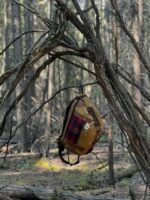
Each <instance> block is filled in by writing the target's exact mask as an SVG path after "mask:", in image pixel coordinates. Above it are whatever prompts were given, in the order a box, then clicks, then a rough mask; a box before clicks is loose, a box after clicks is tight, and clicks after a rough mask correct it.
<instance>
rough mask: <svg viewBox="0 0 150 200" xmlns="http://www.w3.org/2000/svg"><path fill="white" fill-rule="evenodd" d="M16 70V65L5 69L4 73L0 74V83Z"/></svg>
mask: <svg viewBox="0 0 150 200" xmlns="http://www.w3.org/2000/svg"><path fill="white" fill-rule="evenodd" d="M17 70H18V67H14V68H13V69H10V70H8V71H6V72H5V73H3V74H2V75H1V76H0V85H2V84H3V83H4V81H6V80H7V79H8V78H9V77H10V76H11V75H12V74H14V73H16V72H17Z"/></svg>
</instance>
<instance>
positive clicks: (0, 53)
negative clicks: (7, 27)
mask: <svg viewBox="0 0 150 200" xmlns="http://www.w3.org/2000/svg"><path fill="white" fill-rule="evenodd" d="M35 32H37V33H41V32H45V31H44V30H43V31H42V30H31V31H25V32H23V33H21V34H20V35H19V36H17V37H16V38H15V39H14V40H12V41H11V42H10V43H9V44H8V46H7V47H5V49H3V50H2V51H1V52H0V55H2V54H3V53H4V52H5V51H6V50H7V49H8V48H9V47H10V46H11V45H12V44H13V43H14V42H16V40H18V39H19V38H21V37H22V36H23V35H26V34H28V33H35Z"/></svg>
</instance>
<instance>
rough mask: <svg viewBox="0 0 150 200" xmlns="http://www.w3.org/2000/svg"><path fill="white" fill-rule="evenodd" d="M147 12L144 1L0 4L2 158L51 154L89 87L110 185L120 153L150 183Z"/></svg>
mask: <svg viewBox="0 0 150 200" xmlns="http://www.w3.org/2000/svg"><path fill="white" fill-rule="evenodd" d="M64 5H65V6H64ZM66 8H68V9H69V10H71V11H72V12H73V14H74V16H73V15H71V14H69V11H68V10H67V9H66ZM149 10H150V2H149V1H146V0H145V1H144V0H128V1H121V0H120V1H113V0H112V1H109V0H101V1H93V0H87V1H84V0H79V1H75V0H73V1H67V0H64V1H63V2H62V1H54V0H51V1H50V0H38V1H34V0H30V1H29V0H20V1H17V0H16V1H15V0H5V1H4V0H1V2H0V13H1V16H2V17H1V18H0V24H1V26H0V44H1V45H0V52H1V53H0V56H1V57H0V66H1V67H0V104H1V105H0V109H1V111H0V112H1V113H2V114H1V115H0V123H1V124H0V145H1V153H10V152H12V153H15V154H17V153H21V152H32V153H38V154H39V155H41V156H49V155H51V151H52V149H54V148H56V143H57V140H56V139H57V138H58V136H59V135H60V133H61V129H62V124H63V118H64V114H65V109H66V106H67V105H68V103H69V102H70V101H71V100H72V99H73V98H74V97H75V95H77V94H78V86H80V85H83V86H84V92H85V93H86V94H87V95H88V96H89V97H90V98H91V99H92V101H93V102H94V103H95V104H96V106H97V108H98V109H99V111H100V113H101V115H102V117H103V120H104V122H105V126H104V128H103V136H102V138H101V140H100V142H99V143H98V147H101V146H103V145H104V146H105V145H106V146H108V147H109V157H108V159H109V162H108V163H109V172H110V179H111V180H112V182H111V184H114V172H113V148H114V149H117V150H119V151H120V152H123V155H124V157H125V154H129V155H130V156H131V158H132V162H133V163H134V164H135V165H136V166H137V167H138V169H140V170H141V171H142V175H141V176H142V178H143V181H144V182H145V184H146V185H149V184H150V157H149V155H150V154H149V153H150V144H149V141H150V126H149V125H150V92H149V91H150V65H149V60H150V48H149V43H150V34H149V32H150V21H149V18H150V12H149ZM87 18H88V20H87ZM74 19H76V20H77V22H75V21H74ZM78 20H79V22H82V23H81V24H80V23H79V22H78ZM82 26H83V27H82ZM85 27H88V28H89V29H90V28H91V29H90V30H91V33H92V34H93V35H91V34H90V33H88V30H86V28H85ZM82 28H85V30H82ZM93 41H96V44H95V43H94V42H93ZM97 44H99V45H97ZM96 45H97V46H96ZM97 49H98V50H97ZM97 55H98V56H99V58H100V59H99V60H97V57H98V56H97ZM103 69H104V70H103ZM100 70H101V71H100ZM111 70H112V71H111ZM114 72H115V74H114ZM101 74H102V75H101ZM112 77H114V79H113V78H112ZM116 78H117V79H116ZM106 79H107V80H106ZM105 81H106V82H105ZM117 81H119V82H117ZM105 83H106V86H107V87H108V88H107V87H106V86H105ZM119 86H123V88H119ZM124 89H125V90H124ZM109 91H110V94H109ZM115 102H117V104H115ZM120 113H121V114H120ZM139 152H140V153H139ZM143 163H144V164H143ZM2 164H4V162H3V161H2Z"/></svg>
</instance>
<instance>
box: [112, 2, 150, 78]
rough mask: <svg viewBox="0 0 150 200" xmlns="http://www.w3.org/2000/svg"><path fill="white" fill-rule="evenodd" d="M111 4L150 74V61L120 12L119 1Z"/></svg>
mask: <svg viewBox="0 0 150 200" xmlns="http://www.w3.org/2000/svg"><path fill="white" fill-rule="evenodd" d="M110 2H111V5H112V7H113V9H114V10H115V14H116V18H117V20H118V22H119V24H120V27H121V28H122V29H123V31H124V32H125V33H126V35H127V36H128V37H129V39H130V41H131V43H132V45H133V46H134V48H135V50H136V52H137V54H138V56H139V58H140V60H141V62H142V63H143V65H144V66H145V68H146V69H147V71H148V74H149V75H150V65H149V63H148V61H147V60H146V59H145V57H144V55H143V53H142V51H141V50H140V48H139V47H138V43H137V42H136V40H135V38H134V37H133V35H132V33H131V32H130V31H129V30H128V29H127V27H126V24H125V22H124V20H123V18H122V16H121V14H120V11H119V9H118V5H117V1H116V0H110Z"/></svg>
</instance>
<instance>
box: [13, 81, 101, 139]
mask: <svg viewBox="0 0 150 200" xmlns="http://www.w3.org/2000/svg"><path fill="white" fill-rule="evenodd" d="M97 83H98V82H97V81H95V82H92V83H85V84H83V85H82V87H86V86H89V85H94V84H97ZM80 86H81V85H74V86H68V87H64V88H62V89H60V90H58V91H57V92H55V93H54V94H53V95H52V96H51V97H50V98H49V99H47V100H46V101H44V102H43V103H42V104H41V105H40V106H39V107H38V108H37V109H35V110H34V111H33V112H32V113H31V114H30V115H29V116H27V117H26V118H25V119H24V120H23V121H22V122H21V123H20V124H19V125H18V126H17V127H16V128H15V130H14V133H13V137H14V135H15V134H16V132H17V131H18V129H19V128H20V127H21V126H22V125H24V124H25V123H26V122H27V121H28V120H29V119H30V118H31V117H32V116H33V115H35V114H36V113H37V112H38V111H39V110H41V108H43V107H44V106H45V105H46V104H47V103H49V102H50V101H52V100H53V99H54V98H55V97H56V96H57V95H58V94H59V93H61V92H63V91H64V90H68V89H72V88H79V87H80Z"/></svg>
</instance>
